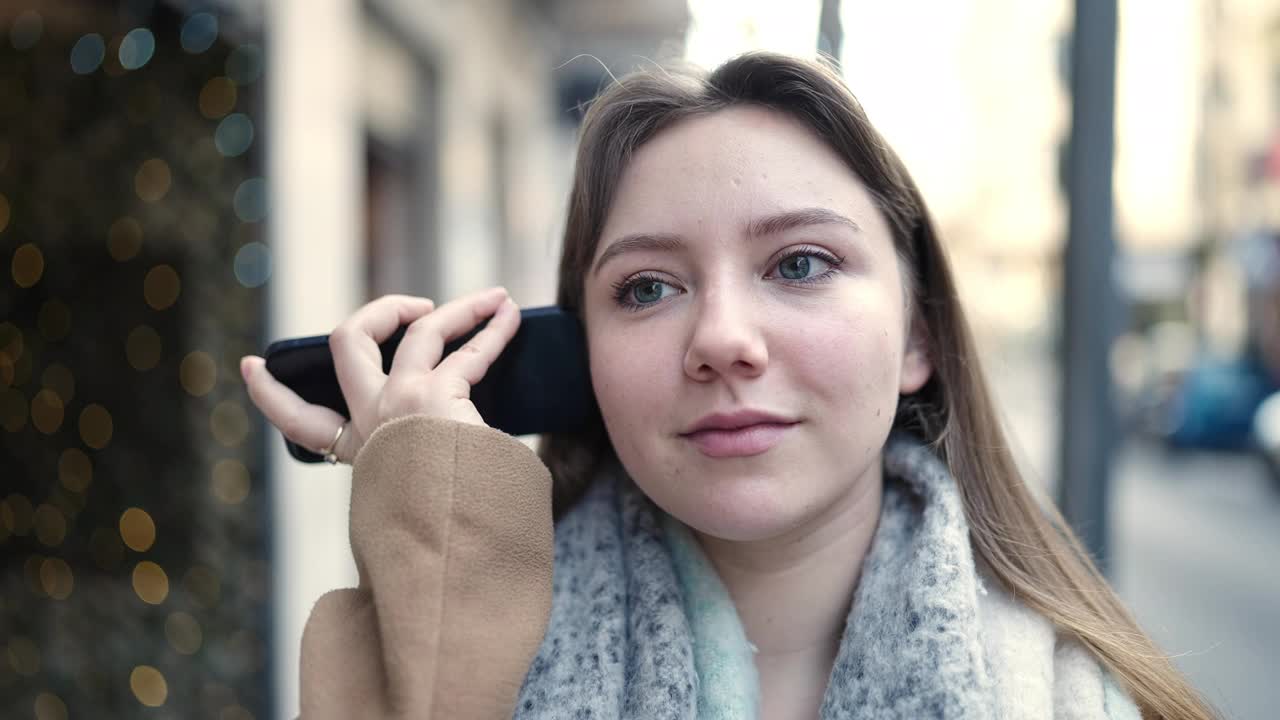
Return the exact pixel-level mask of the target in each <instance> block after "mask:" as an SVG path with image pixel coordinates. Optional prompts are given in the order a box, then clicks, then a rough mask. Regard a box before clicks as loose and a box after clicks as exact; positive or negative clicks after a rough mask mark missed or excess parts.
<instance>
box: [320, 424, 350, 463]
mask: <svg viewBox="0 0 1280 720" xmlns="http://www.w3.org/2000/svg"><path fill="white" fill-rule="evenodd" d="M346 429H347V424H346V423H345V422H344V423H342V425H340V426H338V434H336V435H334V436H333V442H331V443H329V447H326V448H322V449H321V450H320V454H321V455H323V456H324V461H325V462H327V463H329V464H330V465H337V464H338V456H337V455H336V454H335V453H334V452H333V451H334V449H335V448H337V447H338V439H339V438H341V437H342V433H343V432H344V431H346Z"/></svg>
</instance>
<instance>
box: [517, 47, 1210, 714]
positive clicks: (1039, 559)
mask: <svg viewBox="0 0 1280 720" xmlns="http://www.w3.org/2000/svg"><path fill="white" fill-rule="evenodd" d="M744 104H751V105H757V106H763V107H767V108H770V109H773V110H776V111H778V112H782V113H786V114H787V115H789V116H790V117H792V118H795V119H797V120H799V121H800V122H801V123H802V124H803V125H805V126H806V127H807V128H809V129H810V130H811V131H813V132H814V133H816V134H817V136H818V137H820V138H822V139H823V140H824V141H825V142H826V143H827V145H828V146H830V147H831V149H832V150H834V151H835V152H836V153H837V154H838V155H839V156H840V157H842V158H844V160H845V161H846V162H847V163H848V165H849V168H850V170H852V171H853V172H854V173H855V174H856V175H857V177H858V178H859V179H860V180H861V181H862V182H863V183H864V184H865V186H866V188H867V189H868V190H869V191H870V193H871V196H872V198H873V199H874V201H875V203H876V205H877V207H878V208H879V210H880V211H881V212H882V213H883V214H884V217H885V218H886V220H887V221H888V224H889V227H890V229H891V231H892V234H893V239H894V243H895V245H896V247H897V252H898V254H899V257H900V259H901V262H902V266H903V268H904V276H905V278H906V285H907V288H908V291H909V294H910V295H911V296H912V297H911V305H912V308H913V315H914V317H915V318H916V320H915V322H922V323H923V328H922V330H923V332H924V334H925V337H926V338H927V341H928V347H929V349H930V359H931V360H932V363H933V368H934V372H933V376H932V378H931V379H930V380H929V382H928V383H926V385H925V386H924V387H923V388H921V389H920V390H919V391H918V392H916V393H913V394H911V395H909V396H904V397H902V398H901V401H900V403H899V408H898V412H897V416H896V418H895V420H894V427H895V428H896V429H899V430H905V431H909V432H912V433H914V434H916V435H917V436H919V437H921V438H922V439H924V440H925V441H927V442H928V443H930V444H931V446H932V447H933V448H934V450H935V452H936V453H937V454H938V456H939V457H940V458H941V459H942V460H943V461H944V462H945V463H946V464H947V466H948V467H949V468H950V469H951V471H952V473H953V474H954V475H955V477H956V479H957V481H958V483H959V486H960V490H961V494H962V496H963V499H964V508H965V514H966V516H967V518H968V521H969V527H970V535H971V541H972V543H973V548H974V553H975V556H976V558H977V559H978V561H979V562H981V563H983V564H985V566H986V567H988V568H989V569H990V571H991V573H992V574H993V575H994V577H996V578H997V579H998V580H999V581H1001V582H1002V583H1003V584H1004V586H1005V587H1007V588H1008V589H1009V591H1010V592H1011V593H1012V594H1013V596H1014V597H1016V598H1018V599H1019V600H1020V601H1022V602H1023V603H1024V604H1026V605H1027V606H1028V607H1030V608H1032V609H1033V610H1035V611H1037V612H1039V613H1041V614H1042V615H1043V616H1045V617H1046V618H1048V619H1049V620H1050V621H1052V622H1053V623H1054V624H1055V625H1057V626H1058V627H1059V628H1061V629H1063V630H1064V631H1066V632H1068V633H1069V634H1071V635H1073V636H1074V637H1076V638H1078V639H1079V640H1080V642H1081V643H1083V644H1084V646H1085V647H1087V648H1089V650H1091V651H1092V653H1093V654H1094V655H1095V656H1096V657H1097V658H1098V660H1099V661H1100V662H1101V663H1102V664H1103V665H1105V666H1106V667H1107V668H1109V669H1110V670H1111V671H1112V672H1113V673H1114V674H1115V676H1116V677H1117V678H1118V679H1119V680H1120V682H1121V683H1123V685H1124V686H1125V687H1126V688H1127V689H1128V691H1129V692H1130V694H1131V695H1132V697H1133V698H1134V699H1135V701H1136V702H1137V703H1138V705H1139V707H1140V708H1141V709H1142V713H1143V716H1144V717H1146V718H1211V717H1213V713H1212V712H1211V710H1210V709H1209V707H1208V706H1207V704H1206V703H1205V702H1204V701H1203V700H1202V699H1201V698H1200V697H1199V696H1198V695H1197V693H1196V692H1195V691H1194V690H1193V689H1192V688H1191V687H1190V686H1189V684H1188V683H1187V682H1186V681H1185V680H1184V679H1183V677H1182V676H1181V675H1180V674H1179V673H1178V672H1177V670H1175V669H1174V667H1173V665H1172V664H1171V663H1170V662H1169V660H1168V658H1167V657H1166V656H1164V655H1163V654H1162V653H1160V652H1159V651H1158V650H1157V649H1156V647H1155V646H1154V644H1153V643H1152V642H1151V640H1150V639H1149V638H1148V637H1147V636H1146V635H1145V634H1144V633H1143V632H1142V631H1141V630H1140V629H1139V628H1138V626H1137V624H1136V623H1135V622H1134V620H1133V618H1132V617H1131V616H1130V614H1129V612H1128V611H1127V610H1126V609H1125V607H1124V606H1123V605H1122V604H1121V602H1120V600H1119V599H1118V598H1117V597H1116V595H1115V593H1114V592H1113V591H1112V590H1111V588H1110V587H1109V586H1108V584H1107V582H1106V580H1105V579H1104V578H1103V576H1102V575H1101V573H1100V572H1099V571H1098V569H1097V567H1096V566H1095V565H1094V563H1093V562H1092V561H1091V559H1090V558H1089V556H1088V554H1087V553H1086V552H1085V550H1084V548H1083V546H1082V545H1081V544H1080V542H1079V540H1078V539H1077V538H1076V537H1075V535H1074V534H1073V533H1072V532H1071V531H1070V529H1069V528H1068V527H1067V525H1066V523H1065V521H1064V520H1063V518H1062V516H1061V515H1060V514H1059V512H1058V510H1057V509H1056V508H1054V507H1052V506H1051V505H1049V506H1048V507H1042V506H1041V505H1040V504H1038V503H1037V502H1036V500H1035V498H1034V497H1033V495H1032V494H1031V492H1030V490H1029V489H1028V488H1027V486H1026V484H1025V483H1024V481H1023V478H1022V475H1021V473H1020V472H1019V470H1018V468H1017V466H1016V464H1015V462H1014V460H1013V457H1012V455H1011V453H1010V451H1009V448H1008V445H1007V443H1006V442H1005V438H1004V433H1003V430H1002V429H1001V426H1000V422H999V420H998V416H997V413H996V411H995V408H994V406H993V404H992V401H991V393H990V391H989V390H988V388H987V383H986V380H985V378H984V376H983V374H982V372H981V370H980V368H979V363H978V355H977V352H976V350H975V347H974V342H973V339H972V337H971V335H970V332H969V326H968V322H967V321H966V320H965V316H964V312H963V311H962V309H961V307H960V302H959V299H958V296H957V294H956V289H955V284H954V282H953V281H952V277H951V270H950V267H949V265H948V262H947V258H946V255H945V253H944V251H943V248H942V245H941V243H940V242H939V240H938V236H937V233H936V232H935V230H934V226H933V221H932V220H931V218H930V216H929V212H928V210H927V209H926V207H925V203H924V199H923V198H922V197H921V195H920V192H919V190H917V189H916V186H915V183H914V182H913V181H912V179H911V177H910V176H909V175H908V174H907V171H906V168H905V167H904V166H903V164H902V162H901V161H900V160H899V159H898V157H897V155H896V154H895V153H894V152H893V151H892V150H891V149H890V148H889V146H888V144H887V143H886V142H885V140H884V139H883V138H882V137H881V136H880V134H879V133H877V132H876V130H875V129H874V128H873V127H872V126H871V123H870V122H869V121H868V120H867V117H866V114H865V113H864V112H863V110H862V107H861V106H860V105H859V104H858V102H857V100H856V99H855V98H854V97H853V95H852V93H850V91H849V89H848V88H847V87H846V86H845V85H844V83H843V81H842V80H841V79H840V77H839V75H838V74H836V73H835V72H834V71H833V70H832V69H831V68H829V67H827V66H825V65H823V64H820V63H817V62H812V61H806V60H800V59H796V58H790V57H786V56H781V55H776V54H772V53H750V54H747V55H743V56H740V57H737V58H735V59H733V60H730V61H729V62H727V63H725V64H724V65H721V66H720V67H719V68H717V69H716V70H715V71H714V72H712V73H710V74H709V75H705V74H699V73H696V72H692V71H685V70H679V71H676V70H659V71H655V72H642V73H636V74H633V75H630V76H627V77H625V78H623V79H621V80H619V81H618V82H616V83H615V84H613V85H612V86H611V87H610V88H608V89H607V90H606V91H605V92H604V93H603V94H601V95H600V97H598V98H597V99H596V100H595V101H594V102H593V103H592V105H591V107H590V109H589V110H588V112H587V114H586V117H585V120H584V122H583V126H582V131H581V138H580V144H579V147H578V155H577V166H576V170H575V174H574V180H573V189H572V194H571V196H570V199H569V211H568V221H567V225H566V228H565V234H564V246H563V250H562V255H561V258H560V277H559V291H558V295H557V303H558V304H559V305H560V306H561V307H564V308H566V309H569V310H571V311H573V312H576V313H578V314H579V316H581V303H582V293H583V278H584V277H585V276H586V274H587V269H588V267H589V265H590V263H591V261H592V259H593V258H594V256H595V252H596V246H597V244H598V242H599V240H600V233H601V231H602V229H603V227H604V222H605V218H606V215H607V213H608V211H609V207H610V203H611V202H612V199H613V193H614V191H615V190H616V188H617V186H618V182H619V179H620V177H621V175H622V172H623V170H624V168H625V167H626V165H627V162H628V161H629V159H630V157H631V154H632V153H633V152H635V150H636V149H637V148H638V147H640V146H641V145H643V144H644V143H645V142H646V141H647V140H649V139H650V138H652V137H653V136H654V135H655V134H656V133H658V132H660V131H661V130H662V129H663V128H665V127H668V126H670V125H671V124H672V123H674V122H676V121H678V120H681V119H682V118H687V117H691V116H695V115H704V114H707V113H713V112H716V111H717V110H721V109H724V108H726V107H730V106H734V105H744ZM540 455H541V457H542V459H543V461H544V462H546V464H547V466H548V467H549V468H550V469H551V471H552V475H553V477H554V478H555V498H554V505H555V508H556V514H557V517H558V516H560V515H562V514H563V513H564V512H565V511H566V510H567V509H568V508H569V507H571V506H572V504H573V503H574V502H575V501H576V500H577V499H578V498H579V497H580V496H581V495H582V493H583V491H584V490H585V489H586V486H587V484H588V483H589V482H590V478H591V477H592V476H593V475H594V473H595V472H596V470H597V469H598V468H599V467H600V465H601V464H602V463H604V462H606V461H609V460H611V459H614V458H615V457H616V456H614V454H613V449H612V446H611V445H610V443H609V441H608V438H607V436H606V433H605V430H604V425H603V422H601V421H599V418H598V417H597V422H594V423H593V424H592V425H591V428H590V429H589V430H587V431H586V432H584V433H581V434H577V435H569V434H550V435H546V436H544V437H543V439H542V444H541V450H540Z"/></svg>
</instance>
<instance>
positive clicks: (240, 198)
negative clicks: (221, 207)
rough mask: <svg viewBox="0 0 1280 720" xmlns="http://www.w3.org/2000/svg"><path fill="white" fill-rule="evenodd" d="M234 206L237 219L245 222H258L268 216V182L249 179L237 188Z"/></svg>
mask: <svg viewBox="0 0 1280 720" xmlns="http://www.w3.org/2000/svg"><path fill="white" fill-rule="evenodd" d="M232 205H233V207H234V209H235V211H236V217H238V218H240V219H241V220H243V221H244V222H258V221H260V220H262V219H263V218H265V217H266V216H267V181H266V180H265V179H264V178H260V177H257V178H249V179H248V180H245V181H244V182H242V183H240V186H239V187H237V188H236V194H235V199H234V200H233V202H232Z"/></svg>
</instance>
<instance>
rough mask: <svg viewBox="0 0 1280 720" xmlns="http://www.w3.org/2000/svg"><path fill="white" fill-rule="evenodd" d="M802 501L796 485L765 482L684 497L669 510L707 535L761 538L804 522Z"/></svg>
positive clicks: (749, 539)
mask: <svg viewBox="0 0 1280 720" xmlns="http://www.w3.org/2000/svg"><path fill="white" fill-rule="evenodd" d="M739 482H740V481H739ZM802 501H803V498H802V497H801V496H800V494H799V493H797V492H796V489H795V488H794V487H791V488H778V487H771V486H770V484H769V483H765V484H764V485H763V486H752V487H745V486H739V487H735V488H725V487H722V488H719V489H717V490H716V491H715V492H712V493H708V494H707V495H706V496H703V497H682V498H680V499H679V501H678V503H675V504H676V505H677V506H676V507H674V508H672V509H671V510H668V512H671V514H672V515H674V516H675V517H676V518H677V519H679V520H680V521H681V522H683V523H684V524H685V525H688V526H689V527H690V528H692V529H694V530H696V531H697V532H699V533H702V534H703V535H709V536H711V537H715V538H718V539H720V540H725V541H729V542H757V541H762V540H770V539H773V538H776V537H779V536H781V535H783V534H785V533H787V532H788V531H791V530H793V529H795V528H796V527H797V526H799V525H801V524H803V522H804V520H805V516H806V513H805V503H803V502H802Z"/></svg>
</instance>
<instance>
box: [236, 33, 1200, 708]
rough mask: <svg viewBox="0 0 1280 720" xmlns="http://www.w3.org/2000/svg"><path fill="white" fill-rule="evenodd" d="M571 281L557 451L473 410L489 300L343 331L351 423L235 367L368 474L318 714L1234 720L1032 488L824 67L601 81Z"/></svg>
mask: <svg viewBox="0 0 1280 720" xmlns="http://www.w3.org/2000/svg"><path fill="white" fill-rule="evenodd" d="M559 281H560V284H559V295H558V299H557V301H558V304H559V305H561V306H562V307H565V308H568V309H570V310H572V311H574V312H576V313H578V314H579V316H580V317H581V319H582V321H583V323H584V326H585V329H586V334H587V339H588V351H589V356H590V368H591V381H592V385H593V387H594V390H595V394H596V399H597V401H598V404H599V410H600V418H599V420H600V422H599V423H598V426H597V427H595V428H594V429H593V430H591V431H588V432H586V433H584V434H582V435H575V436H567V435H554V436H547V437H545V438H543V444H542V446H541V451H540V452H541V456H540V457H537V456H534V455H533V453H532V452H530V451H529V450H528V449H527V448H526V447H525V446H524V445H522V444H521V443H520V442H518V441H517V440H515V439H514V438H511V437H509V436H507V435H505V434H503V433H500V432H497V431H495V430H492V429H491V428H488V427H487V426H485V425H484V419H483V418H481V417H480V416H479V415H478V413H477V412H476V410H475V408H474V406H472V405H471V403H470V402H469V401H468V400H467V397H468V393H469V389H470V387H471V385H472V384H474V383H475V382H477V381H478V380H479V379H480V378H481V377H482V376H483V375H484V372H485V370H486V369H487V368H488V366H489V365H490V363H491V362H492V361H493V359H494V358H495V357H496V356H497V354H498V353H499V352H500V351H501V349H502V348H503V347H504V345H505V344H506V342H507V341H508V340H509V339H510V338H511V337H512V335H513V334H514V332H515V330H516V328H517V325H518V323H519V313H518V309H517V307H516V306H515V304H514V303H513V302H512V301H511V300H510V299H509V298H508V297H507V296H506V293H505V291H503V290H502V289H500V288H498V289H493V290H490V291H486V292H481V293H476V294H474V295H470V296H467V297H464V298H461V299H459V300H455V301H453V302H450V303H448V304H446V305H443V306H441V307H439V308H435V307H434V305H433V304H432V302H431V301H430V300H426V299H421V298H411V297H403V296H392V297H385V298H381V299H379V300H376V301H374V302H372V303H370V304H369V305H367V306H365V307H364V308H361V309H360V310H359V311H358V312H356V313H355V314H354V315H353V316H352V317H351V318H350V319H349V320H348V321H347V322H345V323H344V324H343V325H342V326H341V327H339V328H338V329H337V330H336V331H335V332H334V334H333V339H332V346H333V351H334V355H335V362H336V365H337V369H338V376H339V380H340V381H341V384H342V388H343V392H344V394H345V396H346V397H347V399H348V403H349V405H350V407H351V409H352V418H351V421H350V422H349V423H346V422H344V418H341V417H339V416H338V415H336V414H334V413H332V412H330V411H328V410H326V409H323V408H319V407H315V406H309V405H306V404H305V403H303V402H302V401H301V400H300V399H298V398H297V397H296V396H293V395H292V394H291V393H290V392H289V391H288V390H287V389H285V388H284V387H283V386H281V385H279V384H278V383H276V382H275V381H274V380H273V379H272V378H271V377H270V375H269V374H268V373H266V372H265V371H264V369H263V364H262V361H261V359H260V358H246V359H245V361H244V365H243V370H244V372H245V375H246V381H247V383H248V387H249V392H250V394H251V396H252V397H253V399H254V401H255V403H257V404H258V406H259V407H260V408H261V409H262V410H263V412H264V413H265V414H266V416H267V417H268V419H270V420H271V421H272V422H273V423H275V424H276V425H277V426H278V427H280V428H281V429H282V431H283V432H284V434H285V435H286V436H287V437H289V438H291V439H293V440H294V441H296V442H299V443H302V444H304V445H307V446H310V447H320V448H323V449H324V451H325V452H326V453H328V454H330V456H331V458H332V459H335V460H340V461H344V462H353V463H354V484H353V491H352V509H351V542H352V548H353V550H354V552H355V557H356V562H357V566H358V568H359V570H360V587H359V588H357V589H353V590H343V591H337V592H335V593H331V594H329V595H326V596H325V597H324V598H323V599H322V600H321V601H320V602H319V603H318V604H317V605H316V607H315V609H314V610H313V612H312V616H311V618H310V620H309V622H308V627H307V630H306V634H305V636H304V639H303V643H302V645H303V647H302V706H303V716H304V717H307V718H311V717H330V716H332V717H349V716H353V715H358V716H362V717H373V716H384V715H385V716H396V717H441V718H445V717H447V718H481V717H484V718H490V717H491V718H499V717H511V716H512V715H514V716H516V717H521V718H524V717H538V718H587V717H589V718H693V717H699V718H757V717H758V718H765V719H773V718H805V717H808V718H812V717H821V718H990V717H1001V718H1004V717H1009V718H1048V717H1058V718H1062V717H1072V718H1075V717H1079V718H1137V717H1139V713H1141V716H1142V717H1148V718H1156V717H1159V718H1207V717H1211V714H1210V711H1209V709H1208V708H1207V707H1206V705H1205V704H1204V703H1203V702H1202V701H1201V700H1200V699H1199V698H1198V697H1197V695H1196V693H1195V692H1194V691H1193V690H1192V689H1191V688H1190V687H1189V686H1188V685H1187V683H1186V682H1185V681H1184V680H1183V679H1182V678H1181V677H1180V676H1179V675H1178V673H1177V672H1176V671H1175V670H1174V669H1173V667H1172V666H1171V665H1170V663H1169V662H1168V661H1167V660H1166V658H1165V657H1164V656H1163V655H1162V654H1161V653H1160V652H1159V651H1158V650H1157V649H1156V648H1155V647H1153V645H1152V643H1151V642H1150V640H1148V639H1147V637H1146V636H1145V635H1144V634H1143V633H1142V632H1141V630H1139V629H1138V627H1137V626H1136V625H1135V623H1134V621H1133V620H1132V618H1131V617H1130V616H1129V614H1128V613H1127V612H1126V610H1125V609H1124V607H1123V606H1122V605H1121V603H1120V602H1119V601H1118V600H1117V598H1116V596H1115V594H1114V593H1113V592H1112V591H1111V589H1110V588H1109V587H1108V586H1107V584H1106V582H1105V580H1104V579H1103V578H1102V577H1101V576H1100V575H1099V573H1098V572H1097V570H1096V569H1095V568H1094V566H1093V564H1092V563H1091V562H1090V560H1089V559H1088V557H1087V556H1086V554H1085V553H1084V552H1083V550H1082V549H1081V546H1080V544H1079V543H1078V541H1077V540H1076V539H1075V538H1074V537H1073V536H1072V534H1071V532H1070V531H1069V529H1067V528H1066V526H1065V524H1064V523H1063V521H1062V519H1061V517H1060V516H1059V514H1058V513H1057V512H1056V511H1055V510H1054V509H1053V508H1052V507H1042V506H1041V505H1039V504H1037V502H1036V500H1035V499H1034V498H1033V497H1032V495H1031V493H1030V492H1029V491H1028V489H1027V487H1026V485H1025V484H1024V482H1023V479H1022V478H1021V476H1020V475H1019V473H1018V470H1017V468H1016V467H1015V465H1014V462H1013V460H1012V458H1011V457H1010V453H1009V451H1008V448H1007V445H1006V442H1005V440H1004V437H1003V433H1002V431H1001V429H1000V425H999V422H998V420H997V415H996V413H995V411H994V408H993V406H992V401H991V397H990V393H989V391H988V389H987V387H986V383H985V381H984V379H983V376H982V374H981V372H980V370H979V367H978V357H977V355H976V353H975V351H974V347H973V342H972V340H971V338H970V334H969V330H968V327H967V324H966V321H965V318H964V314H963V312H962V311H961V308H960V305H959V303H958V300H957V297H956V292H955V288H954V284H953V281H952V278H951V274H950V270H949V268H948V265H947V260H946V256H945V254H944V252H943V250H942V247H941V245H940V243H939V241H938V238H937V236H936V234H935V232H934V228H933V225H932V223H931V221H930V218H929V215H928V212H927V210H926V209H925V205H924V201H923V200H922V199H921V197H920V194H919V192H918V191H917V189H916V187H915V185H914V184H913V183H912V181H911V179H910V177H909V175H908V174H907V171H906V169H905V168H904V167H903V166H902V164H901V162H900V161H899V160H898V158H897V157H896V156H895V155H894V154H893V152H892V151H891V150H890V149H889V148H888V146H887V145H886V143H885V142H884V140H883V138H881V137H880V136H879V135H878V134H877V133H876V131H875V130H874V129H873V128H872V127H871V125H870V124H869V123H868V121H867V118H866V116H865V114H864V113H863V111H862V109H861V108H860V107H859V105H858V104H857V102H856V101H855V100H854V98H853V96H852V95H851V94H850V93H849V91H848V89H847V88H846V87H845V86H844V85H843V84H842V82H841V80H840V79H839V77H838V76H837V75H835V74H834V73H833V72H831V71H830V70H829V69H828V68H826V67H824V66H822V65H819V64H816V63H811V62H806V61H801V60H796V59H792V58H787V57H782V56H777V55H772V54H760V53H757V54H750V55H746V56H742V57H739V58H737V59H735V60H732V61H730V62H728V63H726V64H725V65H723V66H721V67H720V68H719V69H717V70H716V71H715V72H713V73H711V74H710V75H708V76H699V75H695V74H677V73H649V74H637V75H633V76H630V77H627V78H624V79H623V80H621V81H619V82H618V83H617V84H616V85H614V86H613V87H612V88H610V89H609V90H608V91H606V92H605V93H604V94H603V95H602V96H601V97H600V98H599V99H597V100H596V101H595V102H594V103H593V105H592V106H591V108H590V111H589V113H588V114H587V118H586V120H585V123H584V126H583V129H582V137H581V144H580V148H579V152H578V159H577V169H576V175H575V179H574V185H573V191H572V197H571V202H570V207H569V217H568V224H567V228H566V232H565V241H564V248H563V255H562V259H561V264H560V278H559ZM489 316H493V320H492V322H491V323H490V324H489V326H488V327H487V328H486V329H485V330H484V331H483V332H481V333H479V334H478V335H477V336H476V337H475V339H474V340H472V341H471V342H470V343H469V344H468V346H467V347H466V348H464V351H459V352H457V353H454V354H452V355H450V356H449V357H448V358H445V359H444V360H441V357H440V356H441V349H442V347H443V345H444V343H445V342H446V341H447V340H448V339H450V338H452V337H456V336H458V335H460V334H462V333H464V332H466V331H467V330H469V329H471V328H473V327H474V326H475V325H477V324H478V323H479V322H480V321H481V320H483V319H485V318H487V317H489ZM406 324H407V325H409V328H410V329H409V331H408V334H407V335H406V337H405V339H404V341H403V343H402V344H401V346H400V349H399V351H398V353H397V355H396V358H395V365H394V367H393V368H392V369H391V372H390V374H383V373H382V372H381V367H380V364H379V356H378V351H377V347H376V343H377V342H378V341H379V340H381V339H383V338H385V337H386V336H388V335H390V334H391V333H392V331H394V330H395V329H396V328H397V327H398V326H400V325H406ZM335 435H336V437H335ZM553 517H554V518H555V522H554V524H553Z"/></svg>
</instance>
